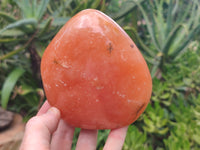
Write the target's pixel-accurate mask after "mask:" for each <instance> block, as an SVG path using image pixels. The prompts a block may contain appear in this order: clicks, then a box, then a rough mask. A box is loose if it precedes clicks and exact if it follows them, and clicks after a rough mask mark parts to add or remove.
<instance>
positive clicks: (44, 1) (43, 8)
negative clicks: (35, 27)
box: [35, 0, 49, 20]
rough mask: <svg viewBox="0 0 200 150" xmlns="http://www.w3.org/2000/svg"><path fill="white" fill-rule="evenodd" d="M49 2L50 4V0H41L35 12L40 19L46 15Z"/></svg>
mask: <svg viewBox="0 0 200 150" xmlns="http://www.w3.org/2000/svg"><path fill="white" fill-rule="evenodd" d="M48 4H49V0H42V1H40V4H39V6H38V9H37V11H36V12H35V16H36V18H37V19H38V20H40V19H41V18H42V16H43V15H44V12H45V11H46V9H47V5H48Z"/></svg>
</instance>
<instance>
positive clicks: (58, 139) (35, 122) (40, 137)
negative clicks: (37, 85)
mask: <svg viewBox="0 0 200 150" xmlns="http://www.w3.org/2000/svg"><path fill="white" fill-rule="evenodd" d="M127 128H128V126H126V127H122V128H119V129H113V130H111V131H110V133H109V135H108V138H107V141H106V144H105V146H104V149H103V150H121V149H122V146H123V144H124V140H125V137H126V132H127ZM74 129H75V128H74V127H72V126H70V125H68V124H67V123H66V122H64V121H63V120H62V119H61V118H60V112H59V110H58V109H57V108H55V107H51V106H50V105H49V103H48V102H47V101H46V102H45V103H44V104H43V106H42V107H41V109H40V110H39V112H38V114H37V115H36V116H35V117H33V118H31V119H30V120H29V121H28V122H27V124H26V129H25V134H24V138H23V140H22V144H21V147H20V150H50V149H51V150H70V149H71V145H72V140H73V135H74ZM97 134H98V130H86V129H81V131H80V134H79V137H78V141H77V144H76V150H95V149H96V144H97Z"/></svg>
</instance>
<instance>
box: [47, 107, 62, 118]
mask: <svg viewBox="0 0 200 150" xmlns="http://www.w3.org/2000/svg"><path fill="white" fill-rule="evenodd" d="M47 114H51V115H59V116H60V111H59V110H58V109H57V108H56V107H51V108H50V109H49V110H48V111H47Z"/></svg>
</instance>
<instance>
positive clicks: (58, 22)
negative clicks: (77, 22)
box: [52, 17, 71, 26]
mask: <svg viewBox="0 0 200 150" xmlns="http://www.w3.org/2000/svg"><path fill="white" fill-rule="evenodd" d="M70 18H71V17H58V18H55V19H54V20H53V22H52V26H62V25H64V24H65V23H66V22H67V21H68V20H69V19H70Z"/></svg>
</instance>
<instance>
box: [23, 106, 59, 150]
mask: <svg viewBox="0 0 200 150" xmlns="http://www.w3.org/2000/svg"><path fill="white" fill-rule="evenodd" d="M59 120H60V112H59V110H58V109H57V108H55V107H51V108H50V109H49V110H48V111H47V112H46V113H44V114H42V115H39V116H35V117H33V118H31V119H30V120H29V121H28V122H27V124H26V128H25V134H24V138H23V141H22V144H21V147H20V150H32V149H33V150H35V149H42V150H43V149H44V150H47V149H50V140H51V135H52V133H53V132H54V131H55V130H56V129H57V126H58V123H59Z"/></svg>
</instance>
